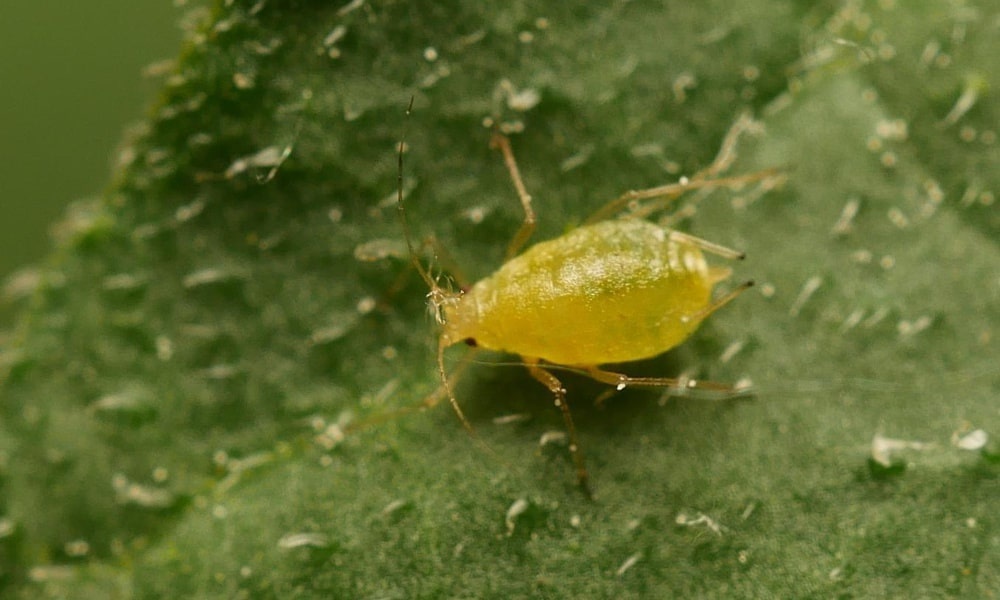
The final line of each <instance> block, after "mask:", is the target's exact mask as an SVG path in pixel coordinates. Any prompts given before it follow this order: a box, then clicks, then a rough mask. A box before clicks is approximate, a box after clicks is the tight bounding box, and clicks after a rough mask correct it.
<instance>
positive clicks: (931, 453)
mask: <svg viewBox="0 0 1000 600" xmlns="http://www.w3.org/2000/svg"><path fill="white" fill-rule="evenodd" d="M998 14H1000V13H998V7H997V5H996V3H995V2H993V3H990V2H988V1H986V0H982V1H980V2H979V3H977V4H973V3H955V2H944V1H939V2H936V1H928V2H924V3H920V4H919V6H913V7H911V6H902V5H897V3H895V2H891V1H886V0H883V1H882V2H853V1H852V2H845V3H844V4H839V5H838V4H835V3H823V4H818V5H812V4H809V5H806V4H801V5H800V4H794V3H788V2H768V1H756V2H749V3H740V4H739V5H733V4H732V3H721V2H717V3H703V4H697V5H696V4H693V3H680V2H677V3H666V4H654V3H640V2H634V3H617V4H614V5H613V6H610V7H599V6H595V5H594V4H593V3H550V4H548V5H545V6H539V5H537V4H531V3H502V4H497V3H486V4H482V3H464V4H458V3H445V4H442V3H416V4H412V3H393V2H351V3H349V4H345V5H339V6H336V5H334V6H331V5H329V4H328V3H320V2H313V3H310V2H305V1H302V2H286V3H275V2H272V3H266V2H255V3H251V2H239V1H237V2H225V3H219V4H218V5H216V6H215V7H214V8H213V9H212V10H211V11H205V12H204V13H201V12H199V11H198V10H196V11H195V12H194V13H193V16H192V21H193V22H197V23H198V25H196V26H195V27H194V28H193V30H192V31H191V34H190V36H189V41H188V43H187V46H186V48H185V49H184V52H183V53H182V54H181V56H180V57H179V59H178V62H177V67H176V71H175V72H174V73H173V74H171V75H169V76H168V77H167V78H166V80H165V81H164V84H163V91H162V95H161V97H160V100H159V101H158V103H157V104H156V105H155V106H154V107H153V108H152V109H151V111H150V114H149V118H148V120H147V123H146V127H145V128H144V129H143V130H142V131H140V132H137V133H135V134H134V135H133V136H132V138H131V139H130V140H129V145H128V147H127V149H126V150H125V151H124V152H123V155H122V160H121V165H122V166H121V168H120V170H119V173H118V177H117V180H116V183H115V185H114V186H113V187H112V189H111V191H110V192H109V193H108V194H107V196H106V197H105V198H104V199H103V200H102V201H101V202H100V203H99V204H94V205H86V206H80V207H77V208H76V209H74V210H73V211H71V213H70V214H69V215H68V216H67V218H66V221H65V222H64V223H63V224H62V226H61V227H60V231H61V235H60V244H59V248H58V250H57V251H56V252H55V253H54V255H53V258H52V260H51V261H50V262H49V263H48V264H47V265H45V266H44V267H43V268H42V269H40V271H39V277H38V281H37V289H35V291H34V294H33V299H32V301H31V303H30V305H29V306H26V307H24V308H23V312H22V319H21V322H20V325H19V329H18V331H17V333H16V335H14V336H13V337H12V338H11V339H12V340H13V341H12V342H11V343H10V344H9V346H8V347H6V348H4V349H3V354H2V355H0V362H2V365H3V367H2V380H0V381H2V382H0V386H2V387H0V394H2V396H0V398H2V410H3V413H2V425H0V426H2V428H3V430H2V436H0V485H2V489H3V491H4V494H3V496H2V500H0V502H2V504H0V515H2V516H0V586H4V587H3V588H0V589H4V591H9V592H10V593H12V594H13V595H15V596H17V595H20V596H22V597H88V596H94V595H100V596H119V597H125V596H136V597H171V598H175V597H226V598H230V597H255V598H256V597H281V598H289V597H303V598H313V597H315V598H328V597H362V598H369V597H371V598H376V597H378V598H384V597H393V598H395V597H399V598H414V597H426V598H439V597H568V598H569V597H572V598H580V597H588V598H597V597H678V596H679V597H692V596H693V597H706V596H709V597H711V596H725V597H748V598H749V597H761V596H779V597H806V596H818V597H830V596H837V597H871V596H876V595H886V594H891V595H898V596H906V597H939V596H954V597H981V596H984V595H988V594H990V593H993V592H995V590H997V589H1000V569H998V563H997V558H996V557H997V556H1000V554H998V550H1000V548H998V539H1000V537H998V535H997V531H998V527H1000V523H998V520H997V515H996V510H995V506H996V498H997V495H998V493H1000V485H998V470H997V464H996V460H995V457H996V455H997V451H996V442H995V437H996V436H997V435H1000V417H998V414H997V411H996V402H995V400H996V390H997V389H1000V372H998V370H997V369H996V367H995V363H996V357H997V355H998V354H997V341H996V338H997V337H998V334H997V332H996V327H997V323H998V322H1000V308H998V307H1000V302H998V300H1000V279H998V276H997V273H998V268H997V267H998V266H1000V256H998V248H997V242H996V240H997V239H998V233H1000V217H998V214H997V212H996V209H995V207H994V204H993V201H994V197H995V193H996V190H997V187H998V178H1000V170H998V169H996V165H997V164H998V160H997V159H998V149H997V148H998V145H997V140H996V123H998V122H1000V118H998V114H997V113H998V104H997V103H996V102H995V100H994V99H993V96H992V94H995V91H994V90H992V88H991V87H990V83H991V82H994V81H996V78H997V75H998V73H1000V68H998V62H1000V59H998V58H997V56H1000V53H997V51H996V50H997V47H996V46H997V44H996V41H995V40H996V39H997V37H996V27H997V25H996V24H997V22H998V21H997V18H998ZM411 96H412V97H413V98H414V110H413V113H412V115H411V116H410V117H408V118H407V117H406V115H405V112H406V106H407V103H408V102H409V99H410V97H411ZM536 99H537V103H536V102H535V100H536ZM744 110H750V111H752V112H753V113H754V114H756V115H757V117H758V119H759V122H760V124H761V125H762V130H761V131H760V132H759V133H758V134H757V135H755V136H752V137H745V138H744V139H743V140H742V141H741V143H740V145H739V147H738V151H739V160H738V161H737V164H736V166H735V167H733V169H732V170H733V172H750V171H753V170H756V169H761V168H766V167H773V166H779V167H782V168H784V169H785V170H786V172H787V175H788V180H787V183H786V184H785V185H784V187H783V188H782V189H780V190H774V191H771V192H769V193H767V194H764V195H758V194H752V193H749V192H744V193H742V194H733V193H721V192H718V193H715V194H713V195H711V196H710V197H707V198H702V199H699V200H698V202H697V211H693V210H692V211H691V212H690V213H684V214H686V215H688V216H687V217H685V218H684V219H682V220H680V221H679V222H678V223H677V227H679V228H680V229H683V230H685V231H690V232H691V233H693V234H696V235H698V236H700V237H704V238H706V239H710V240H712V241H715V242H718V243H721V244H724V245H727V246H732V247H736V248H740V249H742V250H746V252H747V255H748V258H747V260H746V261H745V263H741V264H739V265H737V267H736V272H737V277H738V278H750V277H752V278H754V279H756V280H757V282H758V283H759V284H760V285H759V286H758V287H757V288H755V290H759V291H760V293H750V294H746V295H744V296H743V297H741V298H740V299H739V301H738V302H735V303H733V304H732V305H730V306H728V307H726V309H725V310H724V311H722V312H720V313H719V314H717V315H714V316H713V317H712V318H711V319H710V320H709V322H707V323H706V324H705V325H704V326H703V327H702V329H701V330H700V331H699V332H697V333H696V334H695V335H694V336H693V337H692V339H691V340H690V341H689V342H687V343H686V344H685V345H684V346H682V347H681V348H679V349H678V350H676V351H674V352H671V353H668V354H667V355H666V356H664V357H661V358H660V359H657V360H655V361H650V362H648V363H644V364H642V365H635V366H632V367H630V368H629V372H632V373H648V374H658V375H667V376H670V375H676V374H678V373H681V372H684V373H688V374H690V375H692V376H694V377H697V378H709V379H712V380H715V381H737V380H739V379H741V378H744V377H749V378H750V379H752V380H753V382H754V384H755V387H756V389H757V394H756V396H755V397H754V398H752V399H749V400H741V401H725V402H715V401H709V400H702V399H697V398H669V399H668V398H667V397H666V396H664V395H662V394H660V393H658V392H655V391H654V392H650V391H639V390H626V391H625V392H624V393H621V394H618V395H616V396H615V397H613V398H611V399H610V400H608V401H607V402H606V403H604V405H603V407H595V406H592V402H591V399H593V398H596V397H597V396H599V395H600V394H601V393H602V392H603V391H604V390H603V389H602V388H601V387H600V386H596V385H594V384H592V383H589V382H587V381H585V380H582V379H579V378H577V377H575V376H570V375H566V376H565V379H566V383H567V387H568V388H569V402H570V404H571V405H572V407H573V410H574V416H575V418H576V420H577V426H578V429H579V433H580V441H581V444H582V447H583V450H584V452H585V453H586V456H587V460H588V466H589V468H590V471H591V476H592V481H593V486H594V488H595V499H594V500H593V501H590V500H588V499H587V498H585V497H584V495H583V494H581V493H580V492H579V490H577V489H576V487H575V485H574V477H573V471H572V468H571V461H570V460H569V457H568V453H567V452H566V448H565V446H564V445H560V444H558V443H550V444H545V445H539V442H538V441H539V439H540V438H542V436H543V434H545V433H546V432H550V431H561V423H562V421H561V417H560V415H559V411H557V410H555V409H554V408H553V407H552V406H551V397H550V396H549V395H548V393H547V392H546V390H544V389H543V388H541V386H539V385H537V383H535V382H533V381H532V380H531V379H530V378H529V377H528V376H527V375H526V374H525V373H524V372H523V369H521V368H517V367H510V366H497V365H493V366H491V365H489V364H479V362H476V363H475V364H473V365H472V366H471V367H470V368H469V369H468V371H467V373H466V375H465V377H464V378H463V379H462V381H461V382H460V383H459V384H458V386H457V390H456V392H457V396H458V399H459V401H460V402H461V403H462V406H463V409H464V410H465V412H466V414H467V415H468V417H469V420H470V422H471V423H472V425H473V426H474V428H475V431H476V436H475V437H474V438H470V437H469V436H468V435H466V434H465V433H464V432H463V431H462V428H461V426H460V424H459V423H458V421H457V419H456V418H455V417H454V415H453V414H452V413H451V412H450V411H449V409H448V408H447V406H438V407H437V408H435V409H434V410H430V411H426V412H422V413H418V414H411V415H407V416H405V417H399V418H383V417H385V416H386V415H389V414H391V412H392V411H393V410H394V409H400V408H404V407H410V406H413V405H414V404H416V403H419V402H420V401H421V399H422V398H425V397H427V396H428V395H429V394H432V393H433V392H434V390H435V389H436V386H437V384H438V381H437V375H436V372H435V367H434V359H433V352H434V350H433V348H434V346H435V344H436V341H435V332H434V327H433V324H432V323H431V322H430V321H429V320H428V319H427V318H426V316H425V315H426V313H425V308H424V301H425V300H424V295H425V293H426V289H425V288H424V286H423V285H422V283H421V282H420V280H419V278H417V277H415V276H414V275H413V274H412V273H411V272H410V266H409V264H408V260H407V258H406V257H405V255H403V254H402V252H401V248H402V246H401V245H400V242H401V231H400V228H399V225H398V223H397V221H396V214H395V208H394V199H395V196H394V195H395V192H396V186H397V183H396V145H397V143H398V141H399V139H400V138H401V137H403V136H404V135H405V137H406V142H407V147H408V152H407V154H406V158H405V170H406V177H405V182H404V187H405V188H406V190H407V193H408V200H407V201H408V207H409V216H410V219H411V222H412V227H413V229H414V230H415V232H416V234H417V235H418V236H420V237H424V236H426V235H429V234H431V233H434V234H435V235H436V236H437V237H438V238H439V239H440V241H441V242H442V245H443V246H444V247H446V248H448V249H449V250H450V252H451V254H453V255H454V259H455V262H456V263H458V264H459V265H461V266H462V268H463V271H464V272H465V273H466V274H467V275H468V276H469V277H470V278H471V279H476V278H479V277H482V276H484V275H486V274H488V273H489V272H491V271H492V270H493V269H495V268H496V267H497V266H498V265H499V264H500V263H501V261H502V259H503V253H504V249H505V246H506V243H507V240H508V239H509V237H510V236H511V235H512V234H513V232H514V231H515V230H516V228H517V227H518V225H519V223H520V219H521V213H520V207H519V206H518V203H517V201H516V197H515V195H514V192H513V189H512V187H511V185H510V181H509V179H508V177H507V174H506V171H505V169H504V167H503V164H502V162H501V161H500V159H499V157H498V155H497V153H496V152H494V151H492V150H490V148H489V146H488V139H489V129H488V128H487V127H484V119H487V118H492V119H493V120H499V121H501V122H502V123H504V125H505V126H506V127H508V128H512V129H515V130H523V131H521V132H520V133H518V134H516V135H514V136H513V138H512V143H513V145H514V149H515V152H516V154H517V157H518V160H519V162H520V166H521V171H522V173H523V175H524V179H525V183H526V185H527V187H528V189H529V191H530V192H531V194H532V195H533V197H534V201H535V208H536V210H537V212H538V215H539V227H538V231H537V232H536V235H535V239H545V238H549V237H553V236H556V235H559V234H560V233H561V232H563V231H565V230H566V229H568V228H570V227H572V226H574V225H575V224H578V223H580V222H581V221H582V220H583V219H584V218H585V217H586V215H588V214H589V213H590V212H591V211H593V210H595V209H597V208H598V207H599V206H601V205H602V204H603V203H604V202H606V201H607V200H609V199H611V198H614V197H616V196H617V195H618V194H620V193H621V192H623V191H625V190H628V189H640V188H644V187H650V186H653V185H657V184H660V183H664V182H668V181H673V180H676V179H677V178H678V177H679V176H680V175H682V174H684V173H693V172H695V171H696V170H697V169H699V168H702V167H704V166H706V165H707V164H709V163H710V162H711V160H712V158H713V156H714V154H715V152H716V150H717V149H718V148H719V145H720V143H721V140H722V137H723V135H724V134H725V132H726V131H727V129H728V128H729V127H730V125H731V124H732V123H733V122H734V121H735V120H736V119H737V117H738V116H739V114H740V113H741V112H742V111H744ZM694 200H696V199H690V200H689V201H688V202H687V203H686V206H688V207H693V206H694ZM478 217H482V218H481V220H480V219H479V218H478ZM359 247H361V248H362V249H363V250H364V251H363V252H361V253H359V254H358V256H356V250H357V249H358V248H359ZM380 254H385V255H386V256H381V257H380V256H379V255H380ZM359 256H360V258H361V259H364V260H359ZM369 258H375V259H376V260H367V259H369ZM622 335H628V332H627V331H625V332H622ZM460 356H461V351H459V350H455V351H452V352H449V354H448V361H449V364H450V365H455V364H456V363H457V361H458V360H459V357H460ZM477 358H484V360H486V361H487V362H503V361H505V360H509V358H508V357H501V356H492V357H491V356H487V357H482V356H479V357H477ZM559 374H560V376H562V374H561V372H560V373H559ZM349 415H353V417H354V419H355V422H360V423H364V422H366V419H371V420H373V421H378V422H377V423H372V424H370V425H368V426H365V427H361V428H359V429H357V430H353V431H351V432H350V433H349V434H348V435H347V436H346V438H345V439H343V440H340V438H339V432H340V429H338V425H342V424H343V423H344V420H345V419H346V418H347V417H348V416H349ZM511 415H516V416H517V418H515V419H507V420H501V421H500V422H499V423H498V422H497V421H496V419H497V418H498V417H504V416H511ZM976 430H982V432H980V433H975V434H973V433H972V432H974V431H976ZM983 433H985V434H986V440H985V441H984V440H983V438H982V434H983ZM966 436H969V437H966ZM989 436H993V438H994V439H993V440H990V439H989ZM977 440H979V441H982V442H983V443H979V441H977Z"/></svg>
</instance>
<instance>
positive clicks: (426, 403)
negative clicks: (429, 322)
mask: <svg viewBox="0 0 1000 600" xmlns="http://www.w3.org/2000/svg"><path fill="white" fill-rule="evenodd" d="M475 355H476V352H475V351H472V352H468V353H466V354H465V355H464V356H463V357H462V358H461V360H460V361H459V363H458V366H457V367H455V368H454V370H452V372H451V374H450V375H448V379H447V385H445V384H441V385H439V386H438V387H437V389H436V390H434V391H433V392H431V393H430V394H428V395H427V397H426V398H424V399H423V400H421V401H420V402H418V403H415V404H411V405H409V406H403V407H400V408H397V409H394V410H389V411H385V412H380V413H379V414H377V415H373V416H371V417H368V418H365V419H361V420H360V421H355V422H353V423H351V424H350V425H349V426H347V427H346V428H345V430H344V431H345V433H352V432H355V431H360V430H364V429H367V428H369V427H372V426H374V425H378V424H380V423H385V422H387V421H393V420H395V419H398V418H400V417H405V416H406V415H409V414H412V413H415V412H423V411H425V410H429V409H431V408H434V407H435V406H437V405H438V404H439V403H440V402H441V400H443V399H445V398H447V397H448V391H449V390H451V389H454V387H455V383H456V382H458V380H459V378H461V377H462V375H463V374H464V373H465V369H466V368H468V366H469V363H470V362H472V358H473V357H474V356H475ZM460 418H462V419H463V422H464V415H462V416H460Z"/></svg>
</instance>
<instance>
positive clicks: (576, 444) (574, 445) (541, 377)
mask: <svg viewBox="0 0 1000 600" xmlns="http://www.w3.org/2000/svg"><path fill="white" fill-rule="evenodd" d="M524 364H525V366H527V368H528V373H530V374H531V376H532V377H534V378H535V379H536V380H537V381H538V382H539V383H541V384H542V385H544V386H545V387H547V388H549V391H550V392H552V395H553V396H555V402H556V406H558V407H559V410H561V411H562V414H563V420H564V421H565V422H566V432H567V433H568V434H569V452H570V455H571V456H572V457H573V463H574V465H575V466H576V480H577V483H578V484H579V485H580V489H582V490H583V493H584V494H586V496H587V497H588V498H592V497H593V496H592V495H591V493H590V485H589V484H588V481H589V479H590V476H589V475H588V474H587V466H586V464H585V463H584V460H583V450H582V449H581V448H580V441H579V440H578V439H577V436H576V426H575V425H573V415H572V414H570V412H569V404H567V403H566V388H564V387H563V385H562V382H561V381H559V379H558V378H556V376H555V375H553V374H552V373H549V372H548V371H546V370H545V369H543V368H542V367H540V366H538V359H531V358H525V359H524Z"/></svg>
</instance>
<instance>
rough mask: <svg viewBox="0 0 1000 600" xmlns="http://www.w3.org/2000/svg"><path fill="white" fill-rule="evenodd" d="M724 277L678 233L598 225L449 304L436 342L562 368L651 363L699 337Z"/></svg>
mask: <svg viewBox="0 0 1000 600" xmlns="http://www.w3.org/2000/svg"><path fill="white" fill-rule="evenodd" d="M729 273H730V271H729V269H727V268H719V267H711V266H709V265H708V263H707V262H706V261H705V256H704V254H703V253H702V251H701V249H700V248H699V247H698V246H696V245H695V244H693V243H691V241H690V239H689V238H688V236H685V235H683V234H679V233H678V232H676V231H670V230H668V229H663V228H662V227H658V226H656V225H653V224H652V223H649V222H648V221H642V220H616V221H602V222H600V223H596V224H594V225H587V226H583V227H579V228H577V229H575V230H573V231H571V232H569V233H567V234H566V235H564V236H562V237H559V238H556V239H554V240H549V241H547V242H541V243H539V244H536V245H534V246H532V247H531V248H530V249H528V250H527V251H525V252H524V253H522V254H521V255H519V256H516V257H514V258H512V259H511V260H509V261H507V262H506V263H504V265H503V266H502V267H500V269H499V270H498V271H497V272H496V273H494V274H492V275H490V276H489V277H486V278H485V279H483V280H481V281H479V282H478V283H476V284H475V285H473V286H472V288H471V289H469V290H468V291H467V292H465V293H463V294H461V295H459V296H457V297H455V298H454V301H453V302H448V303H446V304H445V305H444V307H443V308H444V324H443V326H442V331H441V342H442V343H443V344H444V345H445V346H450V345H452V344H455V343H457V342H462V341H466V342H469V343H470V344H472V345H475V346H478V347H481V348H486V349H489V350H502V351H505V352H511V353H514V354H520V355H521V356H525V357H533V358H538V359H542V360H544V361H546V362H549V363H554V364H559V365H600V364H606V363H620V362H628V361H634V360H640V359H643V358H649V357H652V356H656V355H658V354H662V353H664V352H666V351H667V350H669V349H671V348H673V347H674V346H676V345H678V344H680V343H681V342H683V341H684V339H685V338H687V337H688V336H689V335H690V334H691V332H693V331H694V330H695V329H697V328H698V324H699V323H700V322H701V320H702V319H703V318H704V317H705V316H707V313H706V311H705V309H706V308H707V307H709V306H710V305H711V294H712V286H713V285H715V284H716V283H717V282H719V281H722V280H724V279H726V278H727V277H728V276H729Z"/></svg>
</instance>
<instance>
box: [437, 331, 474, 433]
mask: <svg viewBox="0 0 1000 600" xmlns="http://www.w3.org/2000/svg"><path fill="white" fill-rule="evenodd" d="M445 347H446V346H445V341H444V337H442V338H441V341H440V342H438V355H437V363H438V375H439V376H440V377H441V387H442V388H444V393H445V395H446V396H447V397H448V402H450V403H451V408H452V409H453V410H454V411H455V414H456V415H458V420H459V421H461V422H462V427H465V430H466V431H468V432H469V435H473V436H475V435H476V431H475V430H474V429H473V428H472V423H469V420H468V419H466V418H465V413H464V412H462V407H461V406H459V405H458V400H456V399H455V393H454V392H453V391H452V388H451V384H452V382H451V381H450V380H449V378H448V373H447V371H445V368H444V349H445ZM434 404H437V402H435V403H434Z"/></svg>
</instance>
